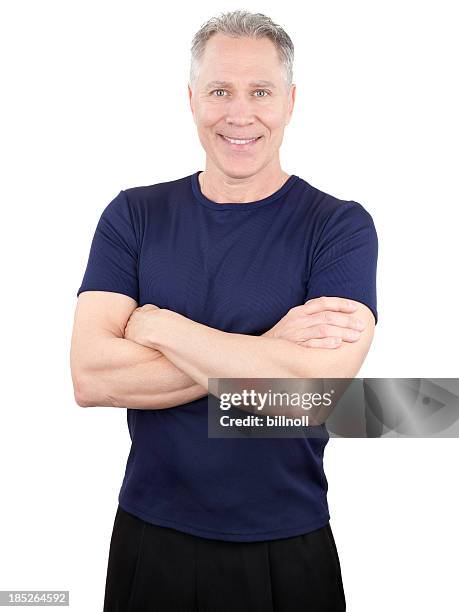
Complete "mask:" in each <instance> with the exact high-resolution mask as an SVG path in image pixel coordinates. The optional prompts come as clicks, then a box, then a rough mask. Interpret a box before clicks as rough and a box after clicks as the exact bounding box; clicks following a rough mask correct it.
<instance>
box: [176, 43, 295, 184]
mask: <svg viewBox="0 0 459 612" xmlns="http://www.w3.org/2000/svg"><path fill="white" fill-rule="evenodd" d="M188 94H189V99H190V106H191V111H192V113H193V118H194V121H195V123H196V126H197V130H198V135H199V139H200V141H201V144H202V146H203V147H204V150H205V151H206V155H207V164H211V165H212V164H213V165H214V166H215V167H217V168H218V169H219V170H220V171H222V172H223V173H224V174H226V175H227V176H232V177H246V176H251V175H253V174H256V173H257V172H259V171H260V170H262V169H263V168H265V167H266V166H268V165H269V164H274V166H277V165H278V164H279V148H280V145H281V143H282V139H283V135H284V128H285V126H286V125H287V124H288V122H289V121H290V116H291V114H292V111H293V105H294V101H295V85H291V87H290V88H289V89H288V88H287V86H286V84H285V81H284V78H283V69H282V66H281V63H280V60H279V56H278V53H277V50H276V47H275V46H274V44H273V43H272V42H271V40H270V39H269V38H261V39H252V38H247V37H245V38H231V37H229V36H225V35H223V34H220V33H218V34H214V35H213V36H211V38H210V39H209V40H208V41H207V45H206V48H205V51H204V55H203V58H202V60H201V64H200V69H199V76H198V79H197V82H196V84H195V88H194V90H193V91H192V90H191V89H190V87H189V86H188ZM225 137H226V138H225ZM228 138H231V139H243V140H247V139H250V140H251V141H250V142H248V143H232V142H230V141H229V140H228ZM253 139H255V140H253Z"/></svg>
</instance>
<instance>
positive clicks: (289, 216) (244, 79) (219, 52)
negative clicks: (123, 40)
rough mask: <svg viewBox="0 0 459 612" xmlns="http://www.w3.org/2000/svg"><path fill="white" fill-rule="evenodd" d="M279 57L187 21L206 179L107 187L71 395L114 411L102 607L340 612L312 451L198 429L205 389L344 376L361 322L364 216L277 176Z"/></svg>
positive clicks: (255, 43) (249, 19)
mask: <svg viewBox="0 0 459 612" xmlns="http://www.w3.org/2000/svg"><path fill="white" fill-rule="evenodd" d="M292 63H293V44H292V41H291V39H290V38H289V36H288V35H287V34H286V32H285V31H284V30H283V29H282V28H281V27H280V26H278V25H277V24H274V23H273V22H272V20H271V19H269V18H268V17H266V16H265V15H262V14H259V13H257V14H252V13H248V12H246V11H235V12H232V13H226V14H222V15H220V16H219V17H215V18H213V19H211V20H209V21H208V22H207V23H205V24H204V25H203V26H202V27H201V28H200V30H199V31H198V32H197V33H196V35H195V37H194V39H193V44H192V63H191V71H190V81H189V84H188V95H189V101H190V108H191V112H192V116H193V118H194V121H195V123H196V127H197V132H198V136H199V139H200V141H201V144H202V146H203V148H204V150H205V153H206V164H205V170H204V171H196V172H194V173H193V174H191V175H189V176H186V177H183V178H179V179H176V180H172V181H169V182H165V183H156V184H153V185H148V186H142V187H131V188H127V189H124V190H122V191H120V193H119V194H118V195H117V196H116V197H115V198H114V199H113V200H112V201H111V202H110V203H109V204H108V206H106V208H105V209H104V211H103V213H102V215H101V218H100V220H99V223H98V225H97V228H96V232H95V235H94V238H93V241H92V245H91V250H90V254H89V259H88V263H87V267H86V271H85V274H84V277H83V281H82V284H81V286H80V288H79V290H78V292H77V295H78V304H77V308H76V313H75V322H74V329H73V335H72V347H71V367H72V377H73V383H74V390H75V398H76V401H77V403H78V404H79V405H80V406H107V407H122V408H127V409H128V410H127V420H128V427H129V433H130V436H131V440H132V445H131V450H130V453H129V457H128V461H127V466H126V472H125V476H124V480H123V483H122V486H121V490H120V493H119V497H118V502H119V505H118V508H117V511H116V518H115V523H114V527H113V533H112V538H111V543H110V552H109V559H108V571H107V580H106V589H105V604H104V610H105V612H115V611H118V610H123V611H125V610H130V611H131V612H139V611H144V610H145V611H147V610H148V611H151V610H155V612H161V611H167V612H173V611H174V610H195V611H196V612H200V611H208V610H218V611H219V612H225V611H228V612H231V611H239V610H251V612H254V611H260V612H269V611H271V612H273V611H274V610H276V611H277V610H279V611H283V612H287V611H296V610H298V611H300V610H301V611H302V610H308V611H309V612H326V611H329V612H332V611H333V612H338V611H342V610H345V607H346V604H345V596H344V589H343V584H342V577H341V569H340V562H339V558H338V553H337V549H336V545H335V541H334V537H333V534H332V530H331V527H330V514H329V510H328V505H327V488H328V484H327V479H326V477H325V474H324V470H323V452H324V447H325V445H326V443H327V442H328V437H327V436H322V437H317V438H314V437H312V438H304V437H303V438H288V439H287V438H264V439H263V438H258V439H256V438H228V439H218V438H211V437H209V436H208V430H207V426H208V421H207V410H208V404H207V401H208V392H209V389H208V379H209V378H332V377H336V378H340V377H343V378H344V377H354V376H356V375H357V373H358V371H359V369H360V367H361V365H362V363H363V361H364V359H365V356H366V354H367V353H368V350H369V348H370V345H371V341H372V338H373V333H374V327H375V324H376V322H377V316H378V315H377V310H376V264H377V251H378V241H377V235H376V230H375V227H374V224H373V221H372V218H371V216H370V214H369V213H368V212H367V211H366V210H365V209H364V207H363V206H362V205H361V204H359V203H357V202H355V201H352V200H340V199H338V198H336V197H334V196H332V195H329V194H327V193H324V192H323V191H320V190H319V189H317V188H315V187H313V186H312V185H311V184H310V183H309V182H307V181H305V180H304V179H302V178H300V177H299V176H298V175H295V174H289V173H287V172H285V171H284V170H282V168H281V164H280V159H279V149H280V146H281V144H282V141H283V136H284V130H285V127H286V126H287V125H288V123H289V121H290V118H291V115H292V112H293V107H294V103H295V85H294V84H292ZM325 433H326V432H325Z"/></svg>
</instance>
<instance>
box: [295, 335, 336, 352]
mask: <svg viewBox="0 0 459 612" xmlns="http://www.w3.org/2000/svg"><path fill="white" fill-rule="evenodd" d="M298 344H300V345H301V346H305V347H307V348H332V349H334V348H339V347H340V346H341V345H342V341H341V338H338V337H336V336H335V337H332V338H311V340H306V341H305V342H298Z"/></svg>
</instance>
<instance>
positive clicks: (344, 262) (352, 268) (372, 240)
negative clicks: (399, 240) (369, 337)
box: [306, 201, 378, 324]
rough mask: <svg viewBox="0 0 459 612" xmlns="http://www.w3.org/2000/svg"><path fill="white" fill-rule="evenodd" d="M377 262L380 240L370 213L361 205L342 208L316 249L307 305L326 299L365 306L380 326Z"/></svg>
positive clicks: (328, 226)
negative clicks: (344, 300) (331, 298)
mask: <svg viewBox="0 0 459 612" xmlns="http://www.w3.org/2000/svg"><path fill="white" fill-rule="evenodd" d="M377 259H378V236H377V233H376V228H375V226H374V223H373V219H372V217H371V215H370V213H369V212H368V211H367V210H365V208H364V207H363V206H362V205H361V204H359V203H358V202H353V201H349V202H345V203H344V204H341V205H340V206H339V207H338V208H337V209H336V210H335V211H334V212H333V213H332V214H331V216H330V217H329V218H328V220H327V221H326V223H325V226H324V227H323V229H322V231H321V234H320V237H319V239H318V241H317V244H316V246H315V249H314V253H313V257H312V264H311V272H310V276H309V280H308V285H307V291H306V301H307V300H310V299H312V298H316V297H321V296H323V295H325V296H333V297H343V298H349V299H351V300H355V301H357V302H362V303H363V304H365V305H366V306H368V308H369V309H370V310H371V311H372V312H373V315H374V317H375V324H376V323H377V322H378V311H377V304H376V269H377Z"/></svg>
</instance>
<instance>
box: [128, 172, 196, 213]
mask: <svg viewBox="0 0 459 612" xmlns="http://www.w3.org/2000/svg"><path fill="white" fill-rule="evenodd" d="M190 179H191V175H188V176H184V177H181V178H178V179H174V180H170V181H162V182H159V183H154V184H151V185H138V186H135V187H125V188H124V189H123V190H122V192H123V193H124V194H125V197H126V199H127V201H128V203H129V204H130V205H131V206H139V205H141V204H142V203H145V202H155V201H158V200H164V198H167V197H170V196H173V195H174V194H176V193H179V192H181V191H183V190H184V189H186V188H187V187H188V185H189V184H190Z"/></svg>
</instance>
